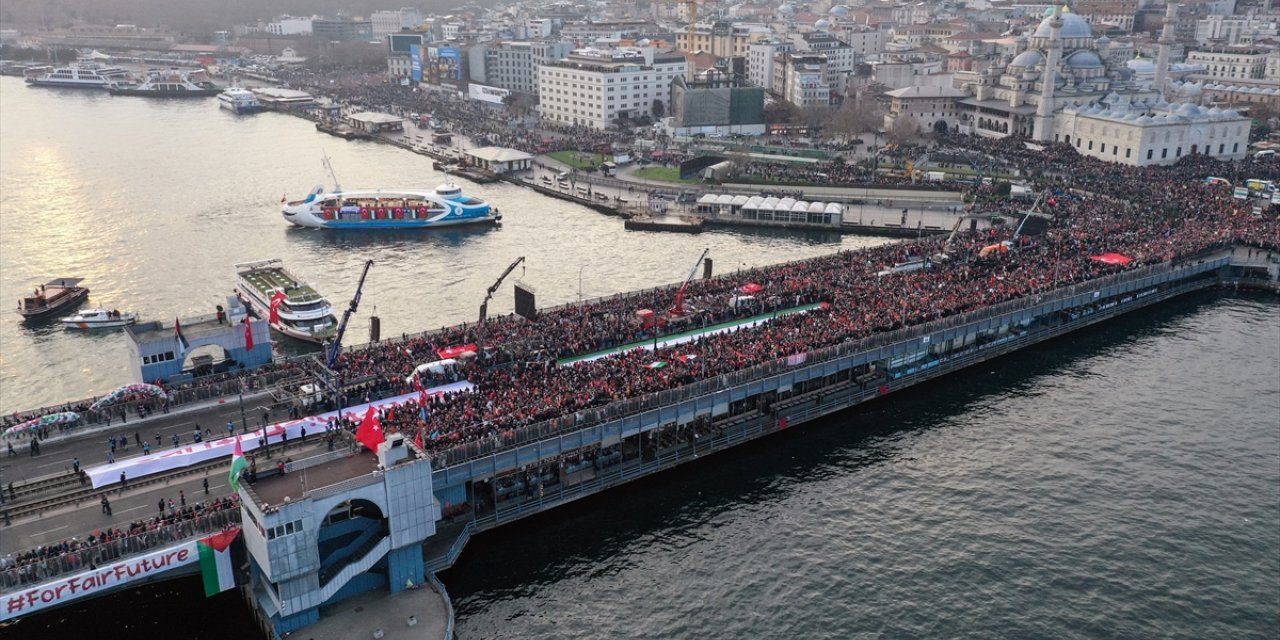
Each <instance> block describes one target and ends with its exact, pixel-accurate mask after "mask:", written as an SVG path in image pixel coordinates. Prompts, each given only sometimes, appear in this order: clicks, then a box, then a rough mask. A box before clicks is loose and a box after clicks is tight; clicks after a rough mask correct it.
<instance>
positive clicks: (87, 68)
mask: <svg viewBox="0 0 1280 640" xmlns="http://www.w3.org/2000/svg"><path fill="white" fill-rule="evenodd" d="M128 78H129V72H128V71H125V70H124V69H121V68H119V67H108V66H104V65H101V64H75V65H71V66H69V67H57V68H54V69H49V68H39V69H32V70H31V71H30V72H28V74H27V78H26V80H27V85H29V86H32V87H64V88H70V89H105V88H107V87H109V86H111V84H113V83H120V82H124V81H126V80H127V79H128Z"/></svg>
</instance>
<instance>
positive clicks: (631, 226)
mask: <svg viewBox="0 0 1280 640" xmlns="http://www.w3.org/2000/svg"><path fill="white" fill-rule="evenodd" d="M622 226H623V228H625V229H626V230H627V231H666V232H670V233H702V227H703V219H702V218H696V217H692V216H671V215H657V216H647V215H645V216H635V217H632V218H627V221H626V222H624V223H623V225H622Z"/></svg>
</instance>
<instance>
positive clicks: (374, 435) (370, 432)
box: [356, 405, 386, 451]
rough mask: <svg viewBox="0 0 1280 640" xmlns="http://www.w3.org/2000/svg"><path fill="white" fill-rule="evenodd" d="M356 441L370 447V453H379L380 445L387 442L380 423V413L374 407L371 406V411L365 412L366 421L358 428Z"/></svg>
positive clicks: (361, 422)
mask: <svg viewBox="0 0 1280 640" xmlns="http://www.w3.org/2000/svg"><path fill="white" fill-rule="evenodd" d="M356 440H359V441H360V443H361V444H363V445H364V446H366V447H369V450H370V451H377V450H378V445H379V444H381V443H382V441H383V440H386V438H384V437H383V436H382V424H381V423H379V422H378V411H377V410H376V409H374V408H373V405H369V409H368V410H367V411H365V412H364V420H361V421H360V426H359V427H357V428H356Z"/></svg>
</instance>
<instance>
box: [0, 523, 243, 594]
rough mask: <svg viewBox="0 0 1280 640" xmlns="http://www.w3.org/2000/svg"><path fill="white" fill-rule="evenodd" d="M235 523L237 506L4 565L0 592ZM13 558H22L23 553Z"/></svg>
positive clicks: (2, 561)
mask: <svg viewBox="0 0 1280 640" xmlns="http://www.w3.org/2000/svg"><path fill="white" fill-rule="evenodd" d="M239 523H240V508H239V506H238V505H237V506H236V507H233V508H230V509H220V510H218V511H209V512H206V513H203V514H201V515H199V516H196V517H195V518H192V519H190V520H183V521H181V522H176V523H174V524H171V525H168V526H165V527H161V528H159V529H154V530H150V531H144V532H141V533H137V534H133V535H128V536H122V537H119V538H116V539H114V540H109V541H107V542H99V543H95V544H93V545H92V546H85V547H82V548H80V549H76V550H75V551H68V552H67V553H62V554H59V555H55V556H49V557H45V558H39V559H36V560H31V561H26V562H23V563H21V564H16V565H10V566H4V567H3V570H0V593H4V592H8V591H12V590H15V589H19V588H21V587H25V586H28V585H37V584H42V583H44V582H47V581H49V580H50V579H52V578H56V577H58V576H60V575H64V574H70V573H79V572H81V571H88V570H91V569H93V568H94V567H99V566H102V565H103V564H107V563H111V562H115V561H116V560H120V559H122V558H127V557H129V556H134V555H139V554H143V553H146V552H148V551H151V550H153V549H158V548H162V547H167V546H170V545H172V544H174V543H177V542H182V541H184V540H188V539H190V538H193V537H196V536H203V535H205V534H211V533H217V532H219V531H222V530H223V529H224V528H226V527H227V526H228V525H234V524H239ZM14 555H15V556H16V557H22V555H23V554H21V553H19V554H14ZM14 562H16V561H15V560H14V559H13V558H10V557H5V558H3V559H0V566H2V565H4V564H9V563H14Z"/></svg>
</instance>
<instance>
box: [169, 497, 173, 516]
mask: <svg viewBox="0 0 1280 640" xmlns="http://www.w3.org/2000/svg"><path fill="white" fill-rule="evenodd" d="M169 513H173V498H169Z"/></svg>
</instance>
